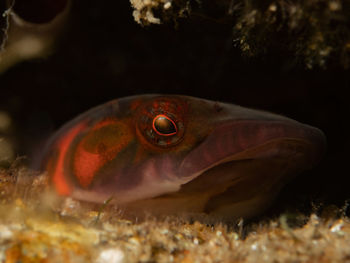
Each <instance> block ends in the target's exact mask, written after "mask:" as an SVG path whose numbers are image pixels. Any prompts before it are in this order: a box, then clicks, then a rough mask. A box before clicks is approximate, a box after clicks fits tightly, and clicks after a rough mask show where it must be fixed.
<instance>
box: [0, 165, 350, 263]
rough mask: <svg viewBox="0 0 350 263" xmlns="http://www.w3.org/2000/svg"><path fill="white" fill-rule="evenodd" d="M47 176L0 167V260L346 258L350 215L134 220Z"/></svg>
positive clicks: (349, 255)
mask: <svg viewBox="0 0 350 263" xmlns="http://www.w3.org/2000/svg"><path fill="white" fill-rule="evenodd" d="M46 188H47V180H46V178H45V175H36V174H33V173H32V172H31V171H29V170H28V169H27V168H25V167H15V166H12V167H11V168H9V169H3V170H1V171H0V193H1V205H0V242H1V245H0V261H1V262H6V263H12V262H22V263H25V262H50V263H51V262H75V263H76V262H97V263H107V262H109V263H110V262H112V263H117V262H184V263H185V262H186V263H188V262H349V260H350V249H349V245H350V221H349V218H348V217H346V216H344V215H340V216H334V217H333V218H332V217H323V216H322V217H319V216H317V215H316V214H311V216H309V217H306V216H305V217H306V218H307V219H306V223H305V224H301V226H300V225H299V226H288V224H287V221H286V220H285V219H286V217H285V215H282V216H281V217H280V218H279V219H270V221H264V222H260V223H259V222H258V223H254V224H250V225H247V226H242V221H241V222H240V225H241V227H236V226H234V225H231V226H228V225H224V224H220V223H216V224H203V223H199V222H197V221H192V220H184V219H176V218H167V219H163V220H156V219H153V218H149V219H145V220H143V221H139V222H138V221H137V220H136V221H129V220H126V219H123V218H122V213H121V211H119V210H118V209H117V208H116V207H114V206H111V205H106V206H105V207H104V209H100V208H101V206H99V207H96V205H94V206H91V205H87V204H86V203H83V202H78V201H75V200H72V199H69V198H68V199H65V200H63V201H62V200H56V199H55V198H54V197H53V196H52V195H50V194H48V192H47V191H46V190H45V189H46Z"/></svg>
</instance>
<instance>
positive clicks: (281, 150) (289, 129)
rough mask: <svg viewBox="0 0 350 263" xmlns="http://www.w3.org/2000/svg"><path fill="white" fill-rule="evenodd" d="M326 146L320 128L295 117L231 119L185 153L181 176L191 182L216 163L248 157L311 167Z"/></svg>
mask: <svg viewBox="0 0 350 263" xmlns="http://www.w3.org/2000/svg"><path fill="white" fill-rule="evenodd" d="M325 149H326V138H325V135H324V134H323V132H322V131H321V130H319V129H317V128H314V127H311V126H309V125H305V124H302V123H299V122H296V121H292V120H290V121H289V120H287V121H265V120H264V121H261V120H246V121H245V120H243V121H234V122H232V123H230V122H228V123H224V124H222V125H219V126H218V127H217V128H215V129H214V131H213V132H212V133H211V134H210V135H209V136H208V137H207V138H206V139H205V140H204V141H203V142H202V143H201V144H200V145H199V146H198V147H196V148H195V149H194V150H192V151H191V152H190V153H189V154H188V155H187V156H186V158H185V159H184V160H183V161H182V163H181V165H180V168H179V176H180V177H182V178H183V179H184V181H185V182H186V181H187V182H189V181H191V180H193V179H194V178H196V177H198V176H199V175H201V174H203V173H205V172H206V171H208V170H210V169H212V168H213V167H216V166H220V165H222V164H224V163H227V162H233V161H235V162H237V161H248V160H250V161H252V160H260V161H262V160H265V161H266V163H267V164H268V160H272V159H279V160H280V162H281V163H284V164H285V166H288V167H289V169H290V170H301V171H302V170H308V169H311V168H312V167H314V166H315V165H316V164H317V163H318V162H319V161H320V160H321V158H322V156H323V155H324V153H325ZM265 169H267V170H268V169H269V167H266V168H265ZM284 169H286V167H284ZM256 174H259V171H256Z"/></svg>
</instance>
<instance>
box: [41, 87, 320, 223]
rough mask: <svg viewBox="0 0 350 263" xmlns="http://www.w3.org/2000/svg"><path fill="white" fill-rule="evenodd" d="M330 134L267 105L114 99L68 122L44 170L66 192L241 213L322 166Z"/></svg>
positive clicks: (130, 205)
mask: <svg viewBox="0 0 350 263" xmlns="http://www.w3.org/2000/svg"><path fill="white" fill-rule="evenodd" d="M325 151H326V137H325V135H324V133H323V132H322V131H321V130H320V129H318V128H315V127H312V126H309V125H307V124H302V123H300V122H298V121H295V120H292V119H290V118H288V117H285V116H282V115H278V114H274V113H270V112H267V111H261V110H255V109H249V108H245V107H242V106H238V105H235V104H228V103H223V102H217V101H211V100H206V99H202V98H196V97H190V96H184V95H162V94H145V95H136V96H129V97H124V98H120V99H116V100H112V101H110V102H107V103H105V104H103V105H100V106H97V107H95V108H92V109H91V110H88V111H87V112H85V113H83V114H81V115H79V116H78V117H76V118H75V119H73V120H71V121H69V122H68V123H67V124H65V125H64V126H63V127H61V128H60V129H59V130H58V131H57V132H56V133H55V134H54V135H53V136H52V137H51V139H50V140H49V141H48V143H47V145H46V146H45V148H44V149H43V154H42V158H41V161H40V169H41V170H44V171H46V172H47V175H48V178H49V181H50V185H51V186H52V188H53V189H54V191H55V192H56V193H57V194H58V195H59V196H63V197H71V198H74V199H77V200H81V201H86V202H91V203H104V202H106V200H111V204H114V205H117V206H118V207H120V208H121V209H124V210H125V211H131V213H136V214H137V213H150V214H153V215H155V216H161V215H174V216H180V215H185V214H186V213H187V214H193V213H197V214H203V215H209V216H215V217H218V218H223V219H225V220H234V219H238V218H251V217H254V216H256V215H259V214H261V213H262V212H263V211H265V210H266V209H267V208H268V207H269V206H270V205H271V204H272V203H273V201H274V199H275V198H276V197H277V196H278V194H279V192H280V191H281V189H282V188H283V187H284V186H285V185H286V184H287V183H288V182H289V181H290V180H292V179H293V178H294V177H295V176H297V175H298V174H300V173H301V172H303V171H306V170H310V169H312V168H313V167H315V166H316V165H317V164H318V163H319V162H320V160H321V159H322V157H323V155H324V153H325Z"/></svg>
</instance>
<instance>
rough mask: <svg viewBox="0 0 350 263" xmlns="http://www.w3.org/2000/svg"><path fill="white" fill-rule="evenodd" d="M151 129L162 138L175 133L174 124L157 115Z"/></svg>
mask: <svg viewBox="0 0 350 263" xmlns="http://www.w3.org/2000/svg"><path fill="white" fill-rule="evenodd" d="M153 129H154V131H155V132H156V133H158V134H159V135H162V136H170V135H174V134H176V133H177V128H176V124H175V122H174V121H173V120H171V119H170V118H169V117H167V116H165V115H158V116H156V117H155V118H154V120H153Z"/></svg>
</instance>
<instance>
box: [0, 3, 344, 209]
mask: <svg viewBox="0 0 350 263" xmlns="http://www.w3.org/2000/svg"><path fill="white" fill-rule="evenodd" d="M349 80H350V77H349V72H348V71H346V70H343V69H340V68H335V67H332V68H328V69H313V70H308V69H305V67H304V66H303V65H298V64H296V63H294V62H293V56H292V55H291V54H289V53H288V52H287V51H283V50H270V51H269V52H268V53H266V54H262V55H260V56H257V57H249V58H248V57H243V56H242V54H241V52H240V50H239V49H237V48H235V47H234V45H233V40H232V25H230V23H222V22H219V21H216V20H212V19H205V18H199V17H192V18H191V19H183V20H182V21H179V24H178V25H177V26H176V27H174V25H161V26H158V25H153V26H149V27H141V26H140V25H138V24H136V22H135V21H134V19H133V17H132V8H131V7H130V3H129V2H128V1H127V0H124V1H90V0H87V1H74V2H73V5H72V12H71V17H70V20H69V23H68V26H67V28H66V31H65V32H64V34H63V36H62V37H61V39H60V41H59V43H58V46H57V50H56V52H55V53H54V54H53V55H52V56H50V57H47V58H44V59H37V60H32V61H28V62H24V63H21V64H19V65H17V66H15V67H13V68H11V69H10V70H8V71H7V72H6V73H5V74H3V75H0V110H6V111H8V112H9V114H10V115H11V117H12V118H13V120H14V122H15V123H14V125H15V126H14V127H15V129H14V137H15V138H16V152H17V153H18V154H19V155H27V156H29V160H30V158H32V153H33V152H35V151H37V150H38V148H40V145H41V143H42V141H43V140H44V139H45V138H46V136H47V135H48V134H49V133H51V132H53V131H54V130H55V129H57V128H58V127H59V126H60V125H62V124H63V123H64V122H66V121H68V120H69V119H71V118H73V117H74V116H76V115H77V114H79V113H81V112H83V111H85V110H87V109H89V108H91V107H93V106H95V105H97V104H100V103H103V102H106V101H108V100H111V99H114V98H119V97H123V96H129V95H134V94H142V93H176V94H186V95H192V96H197V97H202V98H208V99H211V100H219V101H225V102H231V103H235V104H240V105H242V106H246V107H253V108H259V109H264V110H268V111H273V112H276V113H279V114H283V115H286V116H289V117H291V118H293V119H296V120H298V121H301V122H304V123H307V124H310V125H313V126H316V127H319V128H320V129H322V130H323V131H324V132H325V134H326V136H327V138H328V153H327V155H326V156H325V158H324V160H323V161H322V163H321V164H320V165H319V167H317V168H316V169H314V170H312V171H308V172H305V173H304V174H302V175H300V176H299V177H298V178H297V179H296V180H294V181H293V182H292V183H291V184H290V185H288V186H287V187H286V189H285V190H284V191H283V193H282V195H281V197H280V198H279V200H280V202H279V203H278V204H277V206H276V207H277V208H278V207H284V205H285V203H287V204H288V205H290V206H292V207H293V206H295V207H297V208H298V209H304V208H303V207H306V208H309V207H310V202H311V201H317V202H318V201H320V200H321V201H322V202H323V203H326V204H330V203H334V204H337V205H339V206H342V205H343V204H344V201H345V200H346V199H347V198H349V197H350V191H349V186H350V184H349V182H350V179H349V177H350V174H349V171H348V163H349V158H350V155H349V150H348V149H349V147H350V143H349V139H348V129H347V126H348V125H347V121H348V119H349V117H348V112H349V111H348V107H349V96H347V94H346V92H347V91H348V88H349Z"/></svg>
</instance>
